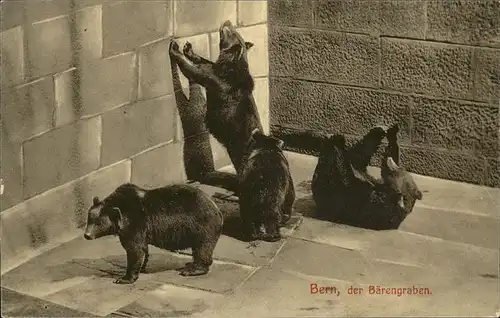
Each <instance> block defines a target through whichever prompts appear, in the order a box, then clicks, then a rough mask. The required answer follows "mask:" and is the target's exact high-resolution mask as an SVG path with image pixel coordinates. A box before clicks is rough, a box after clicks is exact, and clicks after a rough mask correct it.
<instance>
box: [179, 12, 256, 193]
mask: <svg viewBox="0 0 500 318" xmlns="http://www.w3.org/2000/svg"><path fill="white" fill-rule="evenodd" d="M219 35H220V42H219V49H220V54H219V57H218V59H217V61H216V62H212V61H209V60H207V59H205V58H203V57H201V56H199V55H197V54H196V53H194V52H193V48H192V46H191V44H190V43H189V42H186V44H185V45H184V48H183V52H182V53H181V52H180V51H179V45H178V44H177V43H176V42H175V41H173V40H172V42H171V43H170V50H169V54H170V59H171V61H172V62H173V63H175V64H177V65H178V66H179V69H180V70H181V72H182V74H183V75H184V76H185V77H186V78H188V79H189V80H190V81H193V82H196V83H198V84H200V85H202V86H203V87H205V89H206V92H207V113H206V119H205V120H206V124H207V127H208V130H209V131H210V133H211V134H212V135H213V136H214V137H215V139H217V140H218V141H219V142H220V143H221V144H222V145H223V146H224V147H225V148H226V149H227V152H228V154H229V157H230V159H231V162H232V164H233V166H234V168H235V170H236V171H237V172H239V171H240V170H241V166H242V159H243V156H244V155H245V152H246V150H247V147H248V140H249V139H250V136H251V135H252V131H253V130H254V129H256V128H258V129H260V130H262V125H261V122H260V117H259V113H258V110H257V107H256V105H255V101H254V99H253V95H252V92H253V89H254V81H253V78H252V76H251V74H250V70H249V68H248V59H247V51H248V50H250V49H251V48H252V47H253V43H251V42H245V40H244V39H243V38H242V37H241V35H240V34H239V33H238V32H237V31H236V28H235V27H234V26H233V25H232V23H231V22H230V21H226V22H224V23H223V24H222V25H221V26H220V28H219ZM212 175H213V178H214V180H215V179H220V180H225V183H226V184H227V185H226V186H223V187H224V188H226V189H228V190H232V191H234V192H238V189H234V188H233V187H234V185H237V184H238V183H237V177H236V175H232V179H233V180H232V181H229V180H228V179H227V175H224V176H222V177H221V176H218V174H217V173H213V174H212ZM204 181H205V183H207V184H212V185H218V184H214V183H216V182H214V181H211V180H210V178H207V179H206V180H204Z"/></svg>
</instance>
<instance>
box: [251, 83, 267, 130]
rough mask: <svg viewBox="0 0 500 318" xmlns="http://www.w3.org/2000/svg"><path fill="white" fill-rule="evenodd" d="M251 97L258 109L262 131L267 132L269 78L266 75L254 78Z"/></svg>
mask: <svg viewBox="0 0 500 318" xmlns="http://www.w3.org/2000/svg"><path fill="white" fill-rule="evenodd" d="M254 82H255V88H254V91H253V97H254V100H255V104H256V105H257V109H258V111H259V116H260V121H261V124H262V128H263V129H264V132H265V133H266V134H267V133H269V80H268V78H267V77H262V78H256V79H254Z"/></svg>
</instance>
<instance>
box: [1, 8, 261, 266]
mask: <svg viewBox="0 0 500 318" xmlns="http://www.w3.org/2000/svg"><path fill="white" fill-rule="evenodd" d="M0 6H1V19H2V20H1V21H2V23H1V30H0V31H1V37H0V44H1V115H2V116H1V120H2V135H1V136H2V140H1V141H2V148H1V149H2V158H1V159H2V160H1V178H2V179H3V182H4V185H5V190H4V193H3V195H2V196H1V211H2V213H1V215H0V217H1V223H2V224H1V226H2V228H1V230H2V235H1V244H2V272H4V271H5V270H7V269H8V268H9V264H10V265H12V266H13V265H15V263H16V262H17V261H22V260H23V259H24V258H27V257H30V255H32V254H33V253H36V252H37V251H40V250H41V249H42V250H43V249H46V248H50V246H52V245H54V244H57V242H59V241H61V240H66V239H68V238H71V237H74V236H75V235H81V227H82V226H84V225H85V222H86V213H85V212H86V209H87V208H88V206H89V204H90V203H91V202H92V197H93V196H95V195H99V196H101V197H104V196H106V195H108V194H109V193H111V191H112V190H113V189H114V188H116V187H117V186H118V185H120V184H122V183H124V182H133V183H136V184H138V185H141V186H145V187H156V186H161V185H165V184H168V183H171V182H177V181H183V180H185V175H184V169H183V164H182V143H183V137H184V136H182V134H181V132H182V130H181V122H180V119H179V116H178V113H177V109H176V103H175V98H174V96H173V87H172V79H171V69H170V59H169V57H168V42H169V38H170V37H172V36H173V37H175V38H177V39H178V40H179V41H180V42H184V41H186V40H189V41H191V42H192V43H193V46H194V49H195V50H197V51H198V52H199V54H200V55H202V56H205V57H207V58H210V59H212V60H215V59H216V56H217V55H218V32H217V30H218V27H219V25H220V24H221V23H222V22H224V21H225V20H228V19H229V20H231V21H232V22H233V23H234V24H238V26H239V28H240V30H241V33H242V35H243V36H244V37H245V38H246V39H247V40H248V41H252V42H254V43H255V44H256V46H255V47H254V50H253V51H252V52H251V53H250V54H249V59H250V64H251V65H250V68H251V72H252V74H253V75H254V76H255V81H256V89H255V93H254V97H255V100H256V102H257V104H258V106H259V110H260V112H261V117H262V121H263V124H264V126H268V120H267V117H268V99H269V98H268V78H267V76H268V64H267V60H268V56H267V52H268V50H267V23H266V20H267V1H239V0H232V1H229V0H225V1H212V0H206V1H199V0H198V1H184V0H176V1H110V0H40V1H38V0H37V1H32V0H26V1H19V0H18V1H13V0H5V1H4V0H2V1H1V3H0ZM181 45H182V44H181ZM183 83H184V85H185V86H187V81H186V80H185V79H183ZM212 142H213V150H214V156H215V159H216V165H217V167H222V166H224V165H227V164H230V161H229V158H228V156H227V154H226V152H225V150H224V149H223V148H222V147H221V146H220V145H219V144H218V143H217V142H216V141H215V140H212Z"/></svg>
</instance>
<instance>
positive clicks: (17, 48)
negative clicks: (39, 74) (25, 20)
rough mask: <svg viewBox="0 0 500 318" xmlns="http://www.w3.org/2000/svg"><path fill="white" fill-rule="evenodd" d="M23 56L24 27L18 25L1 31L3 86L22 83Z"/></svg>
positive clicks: (0, 48)
mask: <svg viewBox="0 0 500 318" xmlns="http://www.w3.org/2000/svg"><path fill="white" fill-rule="evenodd" d="M2 22H3V21H2ZM23 57H24V49H23V30H22V28H21V27H16V28H12V29H10V30H7V31H3V32H2V33H0V59H1V61H2V64H1V67H2V77H1V78H0V81H1V83H0V84H1V87H6V86H12V85H16V84H20V83H21V82H22V81H23V79H24V59H23Z"/></svg>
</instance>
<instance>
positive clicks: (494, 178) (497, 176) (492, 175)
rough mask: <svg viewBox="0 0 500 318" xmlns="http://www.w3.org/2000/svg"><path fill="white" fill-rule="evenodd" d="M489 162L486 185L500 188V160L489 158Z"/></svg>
mask: <svg viewBox="0 0 500 318" xmlns="http://www.w3.org/2000/svg"><path fill="white" fill-rule="evenodd" d="M487 163H488V166H487V170H486V171H487V174H486V180H485V183H486V185H488V186H490V187H495V188H500V160H498V159H488V160H487Z"/></svg>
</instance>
